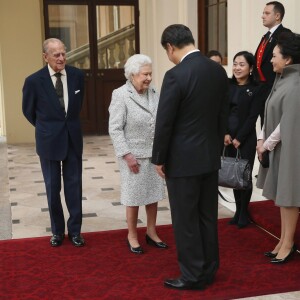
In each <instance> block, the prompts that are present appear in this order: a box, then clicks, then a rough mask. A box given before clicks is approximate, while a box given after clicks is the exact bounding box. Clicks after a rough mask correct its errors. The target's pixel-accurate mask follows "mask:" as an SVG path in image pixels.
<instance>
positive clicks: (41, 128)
mask: <svg viewBox="0 0 300 300" xmlns="http://www.w3.org/2000/svg"><path fill="white" fill-rule="evenodd" d="M43 57H44V60H45V62H46V63H47V65H46V66H45V67H44V68H42V69H41V70H39V71H37V72H36V73H34V74H32V75H30V76H29V77H27V78H26V80H25V83H24V87H23V105H22V108H23V113H24V116H25V117H26V118H27V120H28V121H29V122H30V123H31V124H32V125H33V126H34V127H35V137H36V151H37V154H38V155H39V157H40V162H41V167H42V172H43V176H44V181H45V185H46V192H47V199H48V206H49V213H50V219H51V229H52V233H53V235H52V237H51V239H50V245H51V246H52V247H57V246H60V245H61V244H62V242H63V240H64V237H65V219H64V213H63V208H62V203H61V198H60V190H61V176H62V177H63V184H64V194H65V201H66V205H67V208H68V211H69V215H70V216H69V218H68V221H67V229H68V236H69V239H70V240H71V242H72V243H73V244H74V246H76V247H80V246H83V245H84V239H83V237H82V236H81V234H80V233H81V224H82V149H83V142H82V133H81V126H80V120H79V114H80V110H81V107H82V102H83V95H84V74H83V72H82V71H81V70H79V69H77V68H74V67H71V66H66V48H65V45H64V44H63V43H62V41H60V40H58V39H54V38H51V39H48V40H46V41H45V42H44V44H43ZM61 174H62V175H61Z"/></svg>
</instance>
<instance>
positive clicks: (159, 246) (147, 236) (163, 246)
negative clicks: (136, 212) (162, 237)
mask: <svg viewBox="0 0 300 300" xmlns="http://www.w3.org/2000/svg"><path fill="white" fill-rule="evenodd" d="M146 242H147V244H149V245H152V246H154V247H157V248H161V249H167V248H168V245H167V244H166V243H164V242H155V241H153V240H152V239H151V237H150V236H149V235H148V234H146Z"/></svg>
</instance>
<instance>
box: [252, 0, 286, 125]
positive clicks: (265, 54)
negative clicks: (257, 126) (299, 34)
mask: <svg viewBox="0 0 300 300" xmlns="http://www.w3.org/2000/svg"><path fill="white" fill-rule="evenodd" d="M284 14H285V9H284V6H283V5H282V4H281V3H280V2H278V1H271V2H268V3H267V4H266V6H265V8H264V11H263V14H262V20H263V25H264V26H265V27H267V28H268V29H269V31H268V32H267V33H266V34H265V35H264V36H263V37H262V39H261V41H260V43H259V45H258V47H257V49H256V52H255V59H256V66H257V70H258V73H259V77H260V82H261V83H262V88H261V96H260V97H261V111H260V118H261V126H262V125H263V123H264V109H265V102H266V100H267V98H268V96H269V94H270V92H271V89H272V86H273V83H274V80H275V75H276V74H275V72H274V71H273V65H272V63H271V59H272V56H273V49H274V47H275V46H276V44H277V39H278V36H279V35H280V33H282V32H285V31H290V29H287V28H285V27H283V26H282V24H281V22H282V19H283V17H284Z"/></svg>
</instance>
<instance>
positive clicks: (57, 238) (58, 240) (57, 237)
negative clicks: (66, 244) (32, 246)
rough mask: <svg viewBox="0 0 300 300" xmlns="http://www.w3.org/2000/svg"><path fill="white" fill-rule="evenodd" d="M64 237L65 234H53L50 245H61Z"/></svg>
mask: <svg viewBox="0 0 300 300" xmlns="http://www.w3.org/2000/svg"><path fill="white" fill-rule="evenodd" d="M64 238H65V234H64V233H63V234H53V235H52V237H51V239H50V245H51V246H52V247H58V246H61V245H62V242H63V240H64Z"/></svg>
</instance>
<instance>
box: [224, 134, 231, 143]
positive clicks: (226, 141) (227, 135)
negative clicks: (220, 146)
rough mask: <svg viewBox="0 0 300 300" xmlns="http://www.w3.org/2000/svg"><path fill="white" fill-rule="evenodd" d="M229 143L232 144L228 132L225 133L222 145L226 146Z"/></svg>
mask: <svg viewBox="0 0 300 300" xmlns="http://www.w3.org/2000/svg"><path fill="white" fill-rule="evenodd" d="M230 144H232V138H231V136H230V134H225V137H224V145H225V146H228V145H230Z"/></svg>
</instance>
